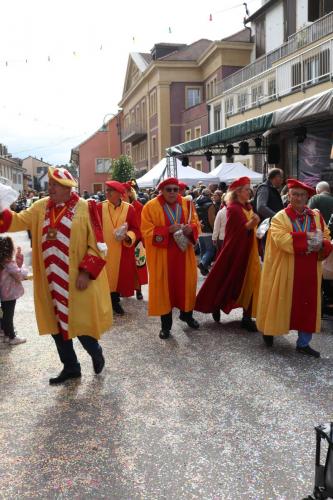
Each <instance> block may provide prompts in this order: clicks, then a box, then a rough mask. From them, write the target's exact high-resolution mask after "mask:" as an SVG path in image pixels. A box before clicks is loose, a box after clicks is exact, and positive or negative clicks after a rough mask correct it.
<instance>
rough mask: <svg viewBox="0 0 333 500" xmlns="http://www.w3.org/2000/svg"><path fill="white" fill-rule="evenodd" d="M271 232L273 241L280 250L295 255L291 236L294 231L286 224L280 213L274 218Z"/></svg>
mask: <svg viewBox="0 0 333 500" xmlns="http://www.w3.org/2000/svg"><path fill="white" fill-rule="evenodd" d="M269 231H270V234H271V238H272V240H273V241H274V243H275V245H276V246H277V247H278V248H279V249H280V250H282V251H283V252H287V253H292V254H293V253H294V245H293V237H292V235H291V233H292V229H291V228H290V226H288V225H287V224H286V223H285V222H284V220H283V219H282V216H281V215H280V213H279V214H277V215H275V216H274V217H273V218H272V221H271V226H270V228H269Z"/></svg>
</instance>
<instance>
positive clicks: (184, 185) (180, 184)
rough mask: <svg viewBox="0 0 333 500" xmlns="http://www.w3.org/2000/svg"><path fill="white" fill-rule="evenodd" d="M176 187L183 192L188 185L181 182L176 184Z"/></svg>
mask: <svg viewBox="0 0 333 500" xmlns="http://www.w3.org/2000/svg"><path fill="white" fill-rule="evenodd" d="M178 186H179V189H180V191H184V189H188V185H187V184H185V182H182V181H179V182H178Z"/></svg>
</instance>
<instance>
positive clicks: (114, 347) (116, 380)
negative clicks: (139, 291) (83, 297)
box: [0, 233, 333, 500]
mask: <svg viewBox="0 0 333 500" xmlns="http://www.w3.org/2000/svg"><path fill="white" fill-rule="evenodd" d="M14 240H15V242H16V243H17V244H21V245H23V247H24V250H25V254H26V256H27V257H26V262H27V264H28V265H29V263H30V260H29V259H30V249H29V244H28V240H27V237H26V234H25V233H17V234H16V235H14ZM24 286H25V290H26V293H25V295H24V297H23V298H22V299H19V300H18V302H17V311H16V315H15V323H16V327H17V332H18V334H19V335H22V336H26V337H27V339H28V342H27V343H26V344H22V345H19V346H15V347H14V346H13V347H9V346H7V345H6V346H5V345H4V344H0V362H1V366H0V391H1V392H0V394H1V399H0V411H1V413H0V415H1V425H0V498H2V499H22V498H29V499H43V500H45V499H89V498H98V499H177V500H178V499H202V500H204V499H211V500H218V499H223V500H224V499H228V500H229V499H230V500H238V499H247V500H249V499H260V500H269V499H288V500H289V499H290V500H298V499H302V498H303V497H304V496H306V495H308V494H310V493H311V491H312V489H313V478H314V451H315V434H314V426H315V425H317V424H319V423H324V422H329V421H330V420H331V419H332V385H333V382H332V367H333V338H332V332H331V323H329V322H326V323H325V324H324V331H325V333H323V334H320V335H316V336H315V338H314V341H313V346H314V347H315V348H316V349H319V350H320V351H321V353H322V358H321V359H319V360H318V359H311V358H306V357H303V356H302V355H299V354H297V353H296V352H295V339H296V334H290V335H289V336H285V337H283V338H279V339H278V340H277V341H276V346H275V347H274V349H271V350H269V349H268V348H266V347H265V346H264V344H263V342H262V339H261V336H260V335H259V334H253V333H247V332H244V331H243V330H241V329H240V328H239V320H240V311H239V310H237V311H235V312H234V313H232V314H230V315H229V316H225V315H223V316H222V322H221V324H220V325H217V324H215V323H214V322H213V321H212V319H211V317H210V316H209V315H207V316H205V315H203V314H196V318H197V319H198V320H199V321H200V322H201V328H200V330H199V331H193V330H191V329H189V328H188V327H187V326H186V324H184V323H182V322H180V321H179V319H178V317H177V316H178V315H177V314H176V311H174V327H173V336H172V338H171V339H169V340H167V341H162V340H160V339H159V338H158V332H159V320H158V319H157V318H148V317H147V313H146V309H147V302H146V300H147V290H145V291H144V292H145V294H144V295H145V299H144V301H143V302H139V301H137V300H135V299H134V298H131V299H126V300H123V305H124V308H125V310H126V312H127V314H126V316H125V317H123V318H119V317H116V318H115V320H114V326H113V329H112V331H110V332H107V333H106V334H105V335H104V337H103V339H102V342H101V343H102V346H103V349H104V353H105V357H106V368H105V370H104V371H103V373H102V374H101V375H99V376H96V375H94V373H93V369H92V365H91V360H90V358H89V357H88V355H87V354H86V353H85V351H84V350H83V349H82V347H81V346H80V344H79V343H78V342H77V341H75V346H76V351H77V353H78V356H79V359H80V362H81V366H82V371H83V376H82V379H81V380H73V381H69V382H67V383H66V384H65V385H63V386H57V387H51V386H49V384H48V379H49V377H50V376H53V375H55V374H57V373H58V372H59V371H60V369H61V366H60V363H59V360H58V356H57V354H56V349H55V345H54V343H53V340H52V339H51V337H49V336H44V337H39V336H38V333H37V328H36V322H35V317H34V307H33V298H32V283H31V282H25V284H24ZM78 313H79V311H78Z"/></svg>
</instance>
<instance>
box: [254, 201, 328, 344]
mask: <svg viewBox="0 0 333 500" xmlns="http://www.w3.org/2000/svg"><path fill="white" fill-rule="evenodd" d="M314 212H316V213H315V222H316V227H317V228H318V229H321V223H320V214H319V212H317V211H314ZM293 231H294V229H293V226H292V223H291V221H290V219H289V217H288V215H287V214H286V212H285V211H284V210H281V211H280V212H278V213H277V214H276V215H275V216H274V217H273V219H272V223H271V227H270V229H269V231H268V237H267V242H266V249H265V259H264V266H263V270H262V274H261V283H260V289H259V298H258V309H257V317H256V320H257V327H258V330H259V331H261V332H262V333H264V334H266V335H284V334H287V333H288V332H289V325H290V317H291V306H292V294H293V285H294V247H293V238H292V236H291V234H290V233H291V232H293ZM324 238H325V239H327V240H329V239H330V237H329V231H328V229H327V226H326V225H325V226H324ZM321 279H322V263H321V261H320V256H319V260H318V263H317V317H316V329H315V332H319V331H320V324H321V307H320V304H321ZM315 332H309V333H315Z"/></svg>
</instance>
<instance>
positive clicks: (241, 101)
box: [237, 92, 248, 111]
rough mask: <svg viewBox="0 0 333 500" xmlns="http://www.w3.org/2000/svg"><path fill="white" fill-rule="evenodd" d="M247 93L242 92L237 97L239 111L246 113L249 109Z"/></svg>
mask: <svg viewBox="0 0 333 500" xmlns="http://www.w3.org/2000/svg"><path fill="white" fill-rule="evenodd" d="M247 97H248V96H247V92H242V93H240V94H238V96H237V105H238V111H245V109H246V108H247V101H248V99H247Z"/></svg>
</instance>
